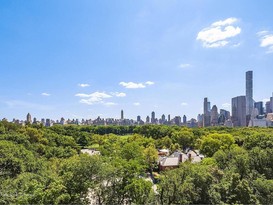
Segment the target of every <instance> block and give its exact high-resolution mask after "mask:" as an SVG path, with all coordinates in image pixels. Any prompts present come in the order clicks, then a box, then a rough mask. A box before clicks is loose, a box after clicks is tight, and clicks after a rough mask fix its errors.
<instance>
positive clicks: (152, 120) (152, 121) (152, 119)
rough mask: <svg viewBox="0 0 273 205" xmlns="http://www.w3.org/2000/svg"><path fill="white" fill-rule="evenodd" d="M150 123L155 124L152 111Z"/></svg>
mask: <svg viewBox="0 0 273 205" xmlns="http://www.w3.org/2000/svg"><path fill="white" fill-rule="evenodd" d="M151 123H152V124H154V123H155V112H154V111H153V112H152V114H151Z"/></svg>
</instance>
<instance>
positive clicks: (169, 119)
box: [168, 114, 171, 123]
mask: <svg viewBox="0 0 273 205" xmlns="http://www.w3.org/2000/svg"><path fill="white" fill-rule="evenodd" d="M170 122H171V115H170V114H169V115H168V123H170Z"/></svg>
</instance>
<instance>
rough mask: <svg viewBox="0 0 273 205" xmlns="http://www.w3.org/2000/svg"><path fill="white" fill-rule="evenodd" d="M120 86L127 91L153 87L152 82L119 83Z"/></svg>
mask: <svg viewBox="0 0 273 205" xmlns="http://www.w3.org/2000/svg"><path fill="white" fill-rule="evenodd" d="M119 84H120V85H122V86H123V87H125V88H129V89H137V88H146V86H147V85H148V86H149V85H154V84H155V83H154V82H152V81H146V82H145V83H134V82H127V83H126V82H120V83H119Z"/></svg>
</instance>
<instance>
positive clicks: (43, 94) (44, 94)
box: [41, 93, 50, 97]
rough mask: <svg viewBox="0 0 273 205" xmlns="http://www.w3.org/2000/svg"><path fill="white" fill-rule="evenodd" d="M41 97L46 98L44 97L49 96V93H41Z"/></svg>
mask: <svg viewBox="0 0 273 205" xmlns="http://www.w3.org/2000/svg"><path fill="white" fill-rule="evenodd" d="M41 95H42V96H46V97H48V96H50V94H49V93H41Z"/></svg>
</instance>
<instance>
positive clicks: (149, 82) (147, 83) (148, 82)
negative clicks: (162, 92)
mask: <svg viewBox="0 0 273 205" xmlns="http://www.w3.org/2000/svg"><path fill="white" fill-rule="evenodd" d="M145 84H146V85H154V84H155V83H154V82H152V81H147V82H146V83H145Z"/></svg>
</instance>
